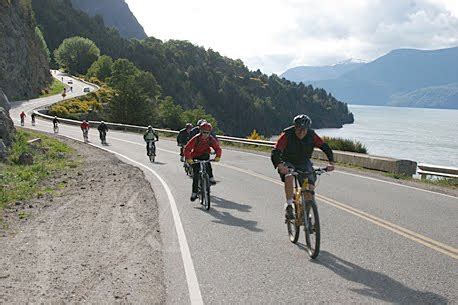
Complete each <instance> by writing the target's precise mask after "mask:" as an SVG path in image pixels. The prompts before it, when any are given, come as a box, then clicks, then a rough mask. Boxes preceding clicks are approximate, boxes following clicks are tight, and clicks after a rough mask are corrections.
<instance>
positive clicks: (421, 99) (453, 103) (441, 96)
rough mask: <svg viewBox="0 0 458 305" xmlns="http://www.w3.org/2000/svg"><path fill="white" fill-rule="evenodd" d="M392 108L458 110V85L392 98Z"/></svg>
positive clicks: (416, 91) (408, 93)
mask: <svg viewBox="0 0 458 305" xmlns="http://www.w3.org/2000/svg"><path fill="white" fill-rule="evenodd" d="M389 105H390V106H401V107H422V108H447V109H458V83H453V84H448V85H443V86H433V87H425V88H421V89H417V90H413V91H410V92H407V93H404V94H395V95H392V96H391V99H390V103H389Z"/></svg>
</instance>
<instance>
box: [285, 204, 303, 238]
mask: <svg viewBox="0 0 458 305" xmlns="http://www.w3.org/2000/svg"><path fill="white" fill-rule="evenodd" d="M293 210H294V219H285V223H286V229H287V230H288V235H289V240H290V241H291V242H292V243H294V244H295V243H296V242H297V240H298V239H299V232H300V230H299V225H298V224H297V221H296V219H297V214H296V212H297V211H296V208H295V205H294V204H293Z"/></svg>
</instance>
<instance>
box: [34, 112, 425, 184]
mask: <svg viewBox="0 0 458 305" xmlns="http://www.w3.org/2000/svg"><path fill="white" fill-rule="evenodd" d="M34 112H35V114H37V115H38V116H40V117H42V118H45V119H49V120H52V119H53V117H52V116H49V115H47V114H44V113H41V112H39V111H36V110H34ZM59 121H61V122H64V123H67V124H71V125H79V124H80V123H81V122H80V121H76V120H71V119H64V118H59ZM89 124H94V125H98V124H100V122H99V121H89ZM105 124H106V125H107V126H108V127H109V128H111V129H115V130H124V131H131V132H137V133H138V132H144V131H145V130H146V129H147V128H146V127H145V126H137V125H128V124H119V123H109V122H105ZM154 130H155V131H158V132H162V133H168V134H172V135H176V134H178V131H176V130H170V129H160V128H154ZM218 140H219V141H221V142H229V143H238V144H244V145H256V146H263V147H273V146H274V145H275V142H272V141H265V140H252V139H243V138H236V137H230V136H218ZM313 158H315V159H319V160H327V158H326V155H325V154H324V153H323V152H322V151H321V150H318V149H315V151H314V152H313ZM334 158H335V160H336V161H337V162H341V163H347V164H352V165H357V166H361V167H363V168H367V169H372V170H378V171H383V172H389V173H394V174H399V175H406V176H412V175H414V174H415V173H416V171H417V163H416V162H414V161H410V160H399V159H394V158H387V157H380V156H372V155H366V154H359V153H352V152H344V151H334Z"/></svg>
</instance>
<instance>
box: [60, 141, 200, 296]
mask: <svg viewBox="0 0 458 305" xmlns="http://www.w3.org/2000/svg"><path fill="white" fill-rule="evenodd" d="M64 136H65V135H64ZM65 137H67V138H70V139H73V140H76V141H79V142H82V141H81V139H77V138H74V137H70V136H65ZM88 144H89V145H91V146H94V147H97V148H99V149H103V150H105V151H107V152H110V153H113V154H115V155H118V156H120V157H122V158H124V159H126V160H128V161H130V162H132V163H135V164H137V165H138V166H141V167H143V168H145V169H147V170H148V171H150V172H151V173H152V174H153V175H154V176H156V178H157V179H158V180H159V181H160V182H161V184H162V186H163V187H164V189H165V192H166V193H167V197H168V199H169V202H170V208H171V210H172V215H173V221H174V223H175V229H176V232H177V235H178V242H179V244H180V251H181V258H182V259H183V265H184V270H185V274H186V281H187V283H188V291H189V298H190V300H191V304H203V303H204V302H203V299H202V294H201V292H200V287H199V282H198V280H197V275H196V270H195V269H194V263H193V261H192V257H191V251H190V250H189V246H188V241H187V239H186V234H185V232H184V229H183V224H182V223H181V219H180V214H179V213H178V208H177V205H176V202H175V198H174V197H173V195H172V191H171V190H170V188H169V186H168V185H167V183H166V182H165V181H164V179H162V177H161V176H159V174H158V173H156V172H155V171H154V170H152V169H151V168H149V167H147V166H145V165H143V164H141V163H140V162H137V161H135V160H132V159H131V158H129V157H127V156H125V155H123V154H120V153H117V152H115V151H112V150H109V149H107V148H104V147H99V146H97V145H95V144H92V143H88Z"/></svg>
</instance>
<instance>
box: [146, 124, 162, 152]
mask: <svg viewBox="0 0 458 305" xmlns="http://www.w3.org/2000/svg"><path fill="white" fill-rule="evenodd" d="M155 138H156V141H159V135H158V134H157V132H156V131H154V129H153V126H151V125H149V126H148V129H147V130H146V132H145V134H144V135H143V140H145V142H146V155H148V156H149V155H150V152H149V145H148V143H149V142H152V141H154V139H155ZM152 144H153V149H154V147H155V144H154V142H153V143H152Z"/></svg>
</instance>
